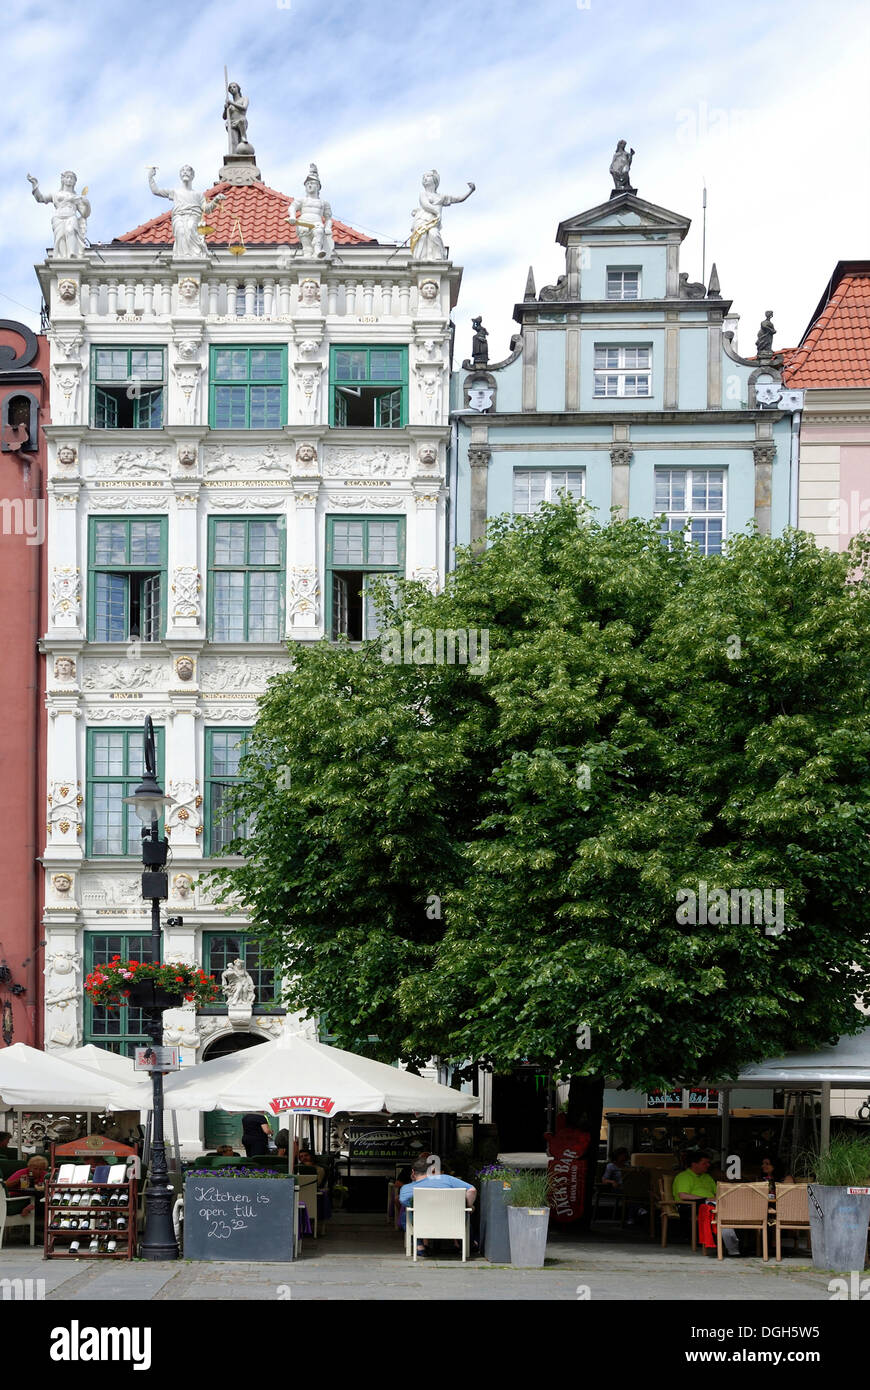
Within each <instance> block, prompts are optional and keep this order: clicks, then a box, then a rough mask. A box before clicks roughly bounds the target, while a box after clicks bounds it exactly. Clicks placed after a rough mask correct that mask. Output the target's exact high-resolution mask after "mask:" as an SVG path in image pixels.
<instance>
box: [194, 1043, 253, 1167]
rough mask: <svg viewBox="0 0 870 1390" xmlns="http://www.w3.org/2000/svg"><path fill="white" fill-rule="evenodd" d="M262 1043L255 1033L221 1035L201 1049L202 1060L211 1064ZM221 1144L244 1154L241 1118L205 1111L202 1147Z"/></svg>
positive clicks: (217, 1111) (208, 1147)
mask: <svg viewBox="0 0 870 1390" xmlns="http://www.w3.org/2000/svg"><path fill="white" fill-rule="evenodd" d="M264 1042H266V1038H261V1037H258V1036H257V1034H256V1033H235V1032H233V1033H222V1034H221V1036H220V1037H219V1038H215V1039H214V1041H213V1042H210V1043H209V1044H208V1046H207V1047H205V1048H204V1049H203V1054H202V1060H203V1061H204V1062H213V1061H214V1060H215V1058H217V1057H228V1056H229V1055H230V1054H231V1053H233V1052H243V1051H244V1050H245V1048H248V1047H257V1046H258V1045H259V1044H260V1043H264ZM222 1144H229V1145H231V1147H232V1148H234V1149H235V1150H236V1152H237V1153H239V1154H242V1153H244V1149H243V1148H242V1117H241V1115H231V1114H230V1113H229V1111H227V1110H207V1111H206V1112H205V1128H204V1143H203V1147H204V1148H205V1149H217V1148H220V1146H221V1145H222Z"/></svg>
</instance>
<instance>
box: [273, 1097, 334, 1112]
mask: <svg viewBox="0 0 870 1390" xmlns="http://www.w3.org/2000/svg"><path fill="white" fill-rule="evenodd" d="M269 1109H270V1110H271V1112H272V1114H273V1115H285V1114H286V1113H287V1112H288V1111H292V1112H294V1113H296V1114H298V1113H304V1114H308V1115H331V1114H332V1112H333V1110H334V1109H335V1101H334V1100H333V1099H332V1096H275V1097H274V1099H272V1100H270V1101H269Z"/></svg>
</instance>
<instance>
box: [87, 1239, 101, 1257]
mask: <svg viewBox="0 0 870 1390" xmlns="http://www.w3.org/2000/svg"><path fill="white" fill-rule="evenodd" d="M98 1248H99V1242H98V1240H97V1238H96V1236H94V1238H93V1240H92V1241H91V1243H90V1245H89V1246H88V1250H89V1251H90V1253H91V1254H92V1255H95V1254H96V1252H97V1250H98Z"/></svg>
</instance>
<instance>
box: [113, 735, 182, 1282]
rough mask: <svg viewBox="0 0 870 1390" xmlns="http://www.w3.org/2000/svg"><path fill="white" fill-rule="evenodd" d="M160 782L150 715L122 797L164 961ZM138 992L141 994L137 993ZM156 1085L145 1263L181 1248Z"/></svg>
mask: <svg viewBox="0 0 870 1390" xmlns="http://www.w3.org/2000/svg"><path fill="white" fill-rule="evenodd" d="M169 799H170V798H169V797H167V796H164V795H163V788H162V787H161V786H160V784H159V783H158V781H157V757H156V752H155V747H154V725H153V724H152V722H151V716H150V714H148V715H146V716H145V775H144V776H143V778H142V781H141V782H140V783H139V786H138V787H137V788H136V790H135V791H134V793H133V795H132V796H128V797H125V798H124V801H125V803H126V804H127V805H128V806H132V807H133V809H134V810H135V812H136V815H137V816H138V817H139V819H140V820H141V821H142V822H143V823H144V825H145V826H146V829H144V830H143V831H142V864H143V870H144V871H143V874H142V897H143V898H145V899H146V901H147V900H149V899H150V902H151V956H152V959H153V960H154V961H159V960H161V958H162V957H161V932H160V903H161V900H164V901H165V899H166V898H168V897H169V876H168V874H167V873H166V859H167V855H168V851H169V844H168V841H166V840H165V839H161V838H160V837H159V834H158V827H157V823H158V820H159V817H160V813H161V811H162V810H163V807H164V806H165V805H166V804H167V803H168V802H169ZM139 992H140V991H137V993H139ZM159 993H160V988H159V986H158V985H152V986H151V1001H150V1003H149V1002H146V1003H144V1004H143V1005H142V1012H143V1014H144V1015H145V1025H144V1027H145V1032H146V1033H147V1034H148V1036H149V1037H150V1038H151V1041H152V1042H153V1043H154V1044H155V1045H156V1046H160V1045H161V1044H162V1042H163V1009H164V1007H166V1004H165V1003H161V1002H160V1000H159ZM151 1085H152V1087H153V1100H152V1110H153V1114H154V1122H153V1128H152V1135H151V1171H150V1173H149V1176H148V1187H147V1190H146V1193H145V1231H144V1234H143V1238H142V1246H141V1251H142V1258H143V1260H177V1259H178V1244H177V1242H176V1239H175V1232H174V1231H173V1229H172V1196H173V1194H172V1188H171V1187H170V1185H169V1170H168V1168H167V1166H166V1148H165V1145H164V1142H163V1073H162V1072H161V1071H157V1070H153V1071H152V1072H151Z"/></svg>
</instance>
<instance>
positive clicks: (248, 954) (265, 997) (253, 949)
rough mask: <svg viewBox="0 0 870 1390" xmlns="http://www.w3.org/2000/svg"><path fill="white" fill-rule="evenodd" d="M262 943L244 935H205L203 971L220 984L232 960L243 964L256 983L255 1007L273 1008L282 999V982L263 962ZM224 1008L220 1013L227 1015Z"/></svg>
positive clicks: (215, 932) (239, 932) (221, 933)
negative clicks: (273, 1004) (270, 1005)
mask: <svg viewBox="0 0 870 1390" xmlns="http://www.w3.org/2000/svg"><path fill="white" fill-rule="evenodd" d="M261 952H262V947H261V943H260V942H259V941H258V940H256V939H255V938H254V937H251V936H248V934H247V932H245V931H204V932H203V934H202V968H203V972H204V973H205V974H206V975H210V976H211V978H212V979H213V980H216V981H217V984H218V987H220V982H221V975H222V973H223V971H224V970H225V969H226V967H227V965H228V964H229V963H230V961H232V960H241V961H244V964H245V969H246V970H247V972H248V974H249V975H250V977H251V979H252V980H253V981H254V1007H255V1008H256V1007H257V1005H262V1004H272V1003H275V1002H277V1001H278V1000H279V999H280V997H281V990H280V981H279V979H278V977H277V976H276V974H275V972H274V970H271V969H269V968H267V967H266V966H264V965H263V964H262V961H261ZM225 1011H226V1010H225V1007H224V1008H222V1009H221V1010H220V1012H221V1013H223V1012H225Z"/></svg>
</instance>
